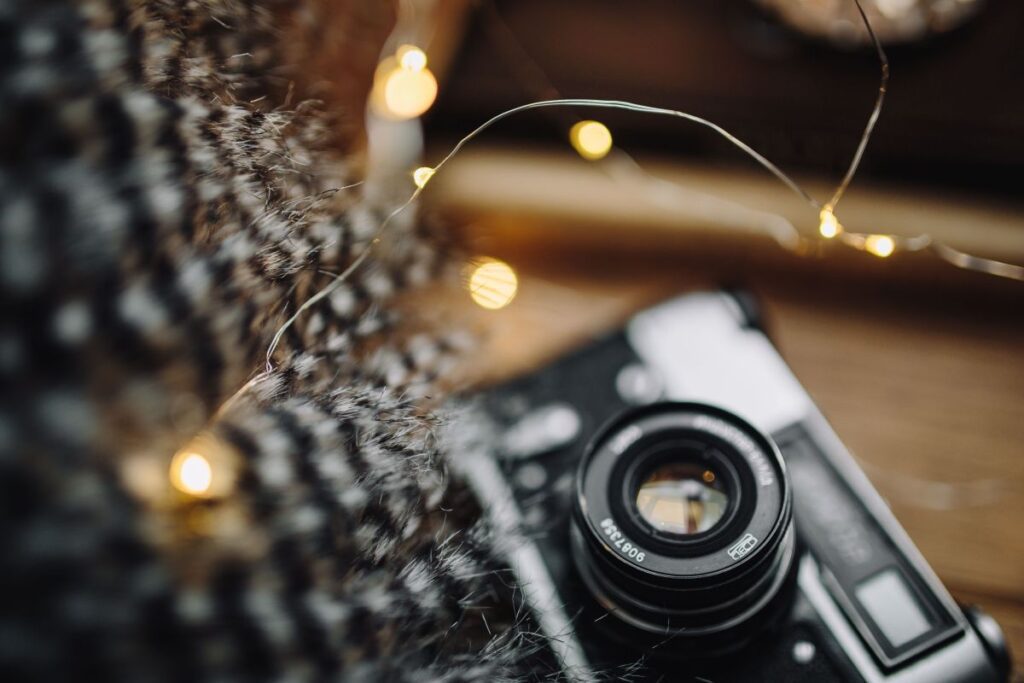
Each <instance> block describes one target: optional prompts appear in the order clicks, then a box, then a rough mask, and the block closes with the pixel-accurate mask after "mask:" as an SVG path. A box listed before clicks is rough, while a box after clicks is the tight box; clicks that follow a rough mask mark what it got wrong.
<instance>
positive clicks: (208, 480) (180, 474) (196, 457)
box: [171, 450, 213, 497]
mask: <svg viewBox="0 0 1024 683" xmlns="http://www.w3.org/2000/svg"><path fill="white" fill-rule="evenodd" d="M171 484H172V485H173V486H174V488H176V489H178V490H179V491H181V492H182V493H187V494H188V495H190V496H197V497H203V496H207V495H209V493H210V489H211V488H212V487H213V467H212V466H211V465H210V461H209V460H207V459H206V458H205V457H203V456H202V455H200V454H199V453H196V452H194V451H188V450H186V451H180V452H179V453H177V454H176V455H175V456H174V458H173V459H172V460H171Z"/></svg>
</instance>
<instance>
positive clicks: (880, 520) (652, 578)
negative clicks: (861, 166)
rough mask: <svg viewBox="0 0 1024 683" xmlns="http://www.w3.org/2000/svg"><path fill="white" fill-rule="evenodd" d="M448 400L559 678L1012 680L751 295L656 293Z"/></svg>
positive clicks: (985, 631) (973, 615) (991, 641)
mask: <svg viewBox="0 0 1024 683" xmlns="http://www.w3.org/2000/svg"><path fill="white" fill-rule="evenodd" d="M460 410H461V411H462V414H461V415H460V417H459V418H458V419H457V420H455V421H454V423H453V425H452V428H451V430H450V432H451V433H452V434H453V435H457V436H454V437H453V438H457V439H459V443H458V444H455V446H454V447H455V448H456V449H457V450H458V452H459V453H461V456H459V457H460V460H459V463H460V467H462V468H463V469H464V472H465V474H466V475H467V477H468V478H469V481H470V482H471V484H472V486H473V487H474V488H475V489H476V490H477V493H478V495H479V496H480V498H481V500H483V501H484V503H485V505H486V506H487V513H488V514H489V516H490V519H491V521H492V523H493V524H494V525H495V526H496V527H497V529H498V532H499V533H500V534H503V535H504V536H506V537H507V540H508V547H509V548H510V550H509V563H510V566H511V568H512V570H513V572H514V573H515V575H516V578H517V580H518V582H519V585H520V587H521V589H522V594H523V596H524V599H525V601H526V603H527V605H528V606H529V608H530V610H531V612H532V614H533V617H534V619H535V620H536V622H537V625H538V627H539V629H540V630H541V631H542V632H543V633H545V635H547V636H548V637H549V641H550V642H551V644H552V645H551V647H552V650H553V655H554V656H555V657H557V659H558V660H559V662H560V664H561V666H562V667H563V668H564V669H565V670H566V671H567V672H568V673H569V676H570V678H572V679H575V680H581V681H585V680H593V679H595V678H597V677H598V675H599V672H605V673H609V674H612V675H615V674H619V675H621V674H622V673H623V672H625V671H628V672H629V673H630V674H631V675H632V676H633V677H632V678H630V680H650V681H702V680H703V681H714V682H715V683H721V682H725V681H816V682H820V681H864V682H868V683H870V682H875V681H886V682H895V681H899V682H900V683H910V682H912V681H913V682H916V681H922V682H923V681H942V682H948V683H954V682H961V681H963V682H966V681H976V682H979V683H980V682H982V681H1003V680H1006V678H1007V676H1008V671H1009V667H1010V662H1009V655H1008V653H1007V650H1006V646H1005V641H1004V640H1003V636H1002V633H1001V631H1000V630H999V627H998V625H996V623H995V622H994V621H993V620H992V619H991V618H990V617H988V616H986V615H984V614H983V613H981V612H979V611H977V610H973V609H968V610H967V611H964V610H962V609H961V608H960V607H958V606H957V604H956V603H955V602H954V601H953V599H952V598H951V597H950V595H949V593H948V592H947V591H946V589H945V588H944V587H943V586H942V584H941V583H940V582H939V580H938V578H937V577H936V576H935V574H934V573H933V572H932V570H931V569H930V568H929V567H928V565H927V563H926V562H925V560H924V559H923V558H922V556H921V555H920V553H919V552H918V551H917V549H916V548H915V547H914V546H913V544H912V543H911V541H910V539H909V537H908V536H907V534H906V533H905V532H904V531H903V529H902V528H901V527H900V525H899V524H898V522H897V521H896V519H895V518H894V517H893V515H892V513H891V512H890V511H889V509H888V507H887V506H886V504H885V502H884V501H883V500H882V498H881V497H880V496H879V495H878V493H877V492H876V491H875V490H874V488H872V486H871V484H870V482H869V481H868V479H867V478H866V477H865V475H864V474H863V472H861V470H860V469H859V467H858V466H857V464H856V463H855V461H854V460H853V458H852V457H851V456H850V454H849V453H848V452H847V450H846V449H845V448H844V447H843V445H842V443H841V442H840V441H839V439H838V437H837V436H836V435H835V434H834V433H833V431H832V429H831V428H830V427H829V425H828V423H827V422H826V421H825V419H824V418H823V417H822V415H821V413H820V412H819V411H818V410H817V408H816V407H815V406H814V404H813V402H812V401H811V399H810V397H809V396H808V395H807V393H806V392H805V391H804V389H803V388H802V387H801V386H800V384H799V383H798V382H797V380H796V379H795V378H794V377H793V375H792V373H791V372H790V371H789V369H788V368H787V366H786V364H785V363H784V362H783V360H782V359H781V357H780V356H779V354H778V352H777V351H776V350H775V348H774V347H773V346H772V344H771V342H770V341H769V340H768V338H767V337H766V336H765V334H764V333H763V332H762V331H761V329H759V326H758V315H757V311H756V307H755V306H754V305H752V300H751V299H750V297H749V296H746V295H741V294H730V293H725V292H709V293H699V294H692V295H688V296H684V297H681V298H678V299H675V300H672V301H669V302H667V303H664V304H661V305H659V306H657V307H655V308H652V309H650V310H647V311H644V312H642V313H640V314H639V315H637V316H636V317H634V318H633V319H632V320H631V321H630V322H629V323H628V324H627V326H626V328H625V329H624V330H622V331H620V332H618V333H615V334H612V335H610V336H608V337H606V338H604V339H602V340H600V341H597V342H596V343H594V344H592V345H590V346H589V347H587V348H584V349H583V350H581V351H578V352H576V353H573V354H571V355H569V356H568V357H566V358H563V359H561V360H560V361H558V362H556V363H555V364H553V365H551V366H549V367H547V368H545V369H543V370H542V371H540V372H539V373H537V374H535V375H532V376H529V377H526V378H523V379H520V380H517V381H514V382H512V383H510V384H507V385H504V386H501V387H498V388H496V389H494V390H491V391H489V392H487V393H486V394H484V395H482V396H478V397H475V398H474V399H472V400H470V401H468V403H467V404H466V405H463V406H462V407H461V408H460Z"/></svg>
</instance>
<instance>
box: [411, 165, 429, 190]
mask: <svg viewBox="0 0 1024 683" xmlns="http://www.w3.org/2000/svg"><path fill="white" fill-rule="evenodd" d="M433 177H434V169H432V168H430V167H429V166H420V167H419V168H417V169H416V170H415V171H413V172H412V181H413V182H414V183H416V187H418V188H420V189H421V190H422V189H423V188H424V187H425V186H426V184H427V183H428V182H430V179H431V178H433Z"/></svg>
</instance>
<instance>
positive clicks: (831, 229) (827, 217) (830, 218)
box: [818, 206, 842, 239]
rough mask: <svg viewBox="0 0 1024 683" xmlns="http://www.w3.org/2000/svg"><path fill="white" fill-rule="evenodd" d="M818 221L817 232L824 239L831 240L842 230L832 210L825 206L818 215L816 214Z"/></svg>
mask: <svg viewBox="0 0 1024 683" xmlns="http://www.w3.org/2000/svg"><path fill="white" fill-rule="evenodd" d="M818 220H819V221H820V222H819V223H818V232H819V233H821V236H822V237H824V238H825V239H832V238H833V237H835V236H836V235H838V234H839V232H840V231H841V230H842V227H841V226H840V225H839V220H838V219H837V218H836V215H835V214H834V213H832V209H830V208H829V207H827V206H826V207H825V208H824V209H822V210H821V213H820V214H818Z"/></svg>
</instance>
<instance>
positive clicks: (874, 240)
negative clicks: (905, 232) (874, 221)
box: [864, 235, 896, 258]
mask: <svg viewBox="0 0 1024 683" xmlns="http://www.w3.org/2000/svg"><path fill="white" fill-rule="evenodd" d="M864 248H865V249H867V250H868V251H869V252H871V253H872V254H874V255H875V256H877V257H878V258H886V257H887V256H891V255H892V253H893V252H894V251H896V241H895V240H894V239H893V238H892V237H890V236H889V235H868V237H867V239H866V240H864Z"/></svg>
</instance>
